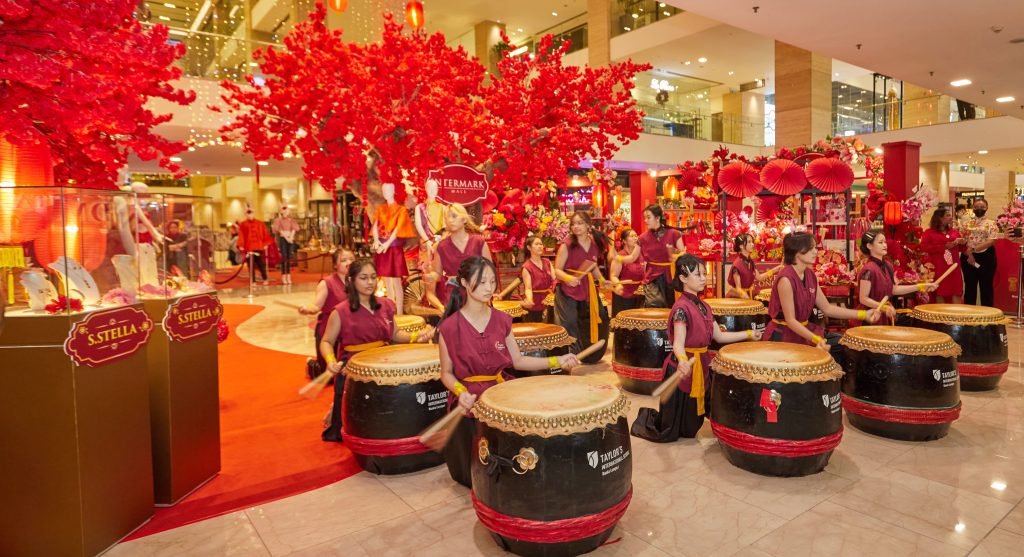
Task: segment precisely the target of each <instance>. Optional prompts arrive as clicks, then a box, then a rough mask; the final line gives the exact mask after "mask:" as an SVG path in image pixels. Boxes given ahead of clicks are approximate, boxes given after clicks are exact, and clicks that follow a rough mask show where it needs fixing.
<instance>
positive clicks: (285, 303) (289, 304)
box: [274, 300, 320, 313]
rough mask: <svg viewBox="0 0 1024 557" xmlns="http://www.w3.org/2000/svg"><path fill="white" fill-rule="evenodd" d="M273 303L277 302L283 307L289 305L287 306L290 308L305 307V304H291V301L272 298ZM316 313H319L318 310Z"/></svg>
mask: <svg viewBox="0 0 1024 557" xmlns="http://www.w3.org/2000/svg"><path fill="white" fill-rule="evenodd" d="M274 303H275V304H278V305H282V306H284V307H289V308H292V309H302V308H304V307H306V306H303V305H301V304H293V303H291V302H286V301H284V300H274ZM317 313H320V312H317Z"/></svg>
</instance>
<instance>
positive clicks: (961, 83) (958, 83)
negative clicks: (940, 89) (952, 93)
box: [949, 79, 971, 87]
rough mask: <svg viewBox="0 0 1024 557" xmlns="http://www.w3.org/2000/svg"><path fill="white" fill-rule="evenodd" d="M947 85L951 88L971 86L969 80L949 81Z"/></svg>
mask: <svg viewBox="0 0 1024 557" xmlns="http://www.w3.org/2000/svg"><path fill="white" fill-rule="evenodd" d="M949 84H950V85H952V86H953V87H963V86H964V85H970V84H971V80H970V79H958V80H956V81H950V82H949Z"/></svg>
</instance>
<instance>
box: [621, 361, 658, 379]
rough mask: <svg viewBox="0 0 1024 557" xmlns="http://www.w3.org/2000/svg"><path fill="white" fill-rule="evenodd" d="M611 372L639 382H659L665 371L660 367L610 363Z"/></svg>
mask: <svg viewBox="0 0 1024 557" xmlns="http://www.w3.org/2000/svg"><path fill="white" fill-rule="evenodd" d="M612 371H614V372H615V373H616V374H617V375H621V376H623V377H629V378H630V379H639V380H641V381H661V380H662V379H663V378H664V377H665V370H663V369H661V368H660V367H656V368H652V367H633V366H627V365H625V364H620V363H617V362H612Z"/></svg>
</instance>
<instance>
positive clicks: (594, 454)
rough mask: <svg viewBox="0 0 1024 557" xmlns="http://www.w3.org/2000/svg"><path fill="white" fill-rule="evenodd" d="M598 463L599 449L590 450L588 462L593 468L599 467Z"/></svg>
mask: <svg viewBox="0 0 1024 557" xmlns="http://www.w3.org/2000/svg"><path fill="white" fill-rule="evenodd" d="M597 463H598V457H597V451H590V452H589V453H587V464H590V467H591V468H597Z"/></svg>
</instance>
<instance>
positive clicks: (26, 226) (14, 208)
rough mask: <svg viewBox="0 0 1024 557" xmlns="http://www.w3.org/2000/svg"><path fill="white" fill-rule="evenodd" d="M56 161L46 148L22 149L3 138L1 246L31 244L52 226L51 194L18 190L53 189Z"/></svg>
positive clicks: (0, 158) (0, 139)
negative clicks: (22, 187) (31, 188)
mask: <svg viewBox="0 0 1024 557" xmlns="http://www.w3.org/2000/svg"><path fill="white" fill-rule="evenodd" d="M52 185H53V160H52V158H51V156H50V148H49V147H48V146H47V145H46V144H40V145H33V146H18V145H14V144H12V143H10V142H8V141H7V140H6V139H5V138H4V137H2V136H0V244H19V243H22V242H29V241H31V240H33V239H34V238H36V237H38V235H39V234H40V233H41V232H42V231H43V229H44V228H46V225H47V223H48V222H49V218H50V215H49V210H48V208H47V206H46V205H47V201H48V200H47V197H48V194H47V193H46V192H43V191H32V190H25V191H21V192H19V194H18V195H17V196H15V193H14V191H12V190H10V189H9V188H13V187H14V186H52Z"/></svg>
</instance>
